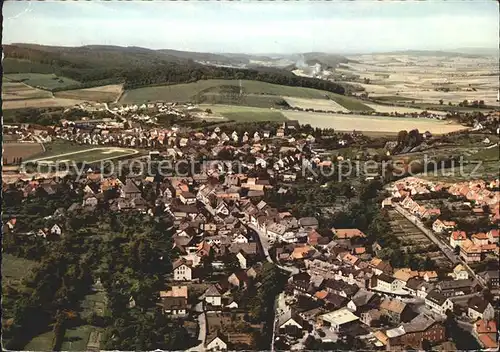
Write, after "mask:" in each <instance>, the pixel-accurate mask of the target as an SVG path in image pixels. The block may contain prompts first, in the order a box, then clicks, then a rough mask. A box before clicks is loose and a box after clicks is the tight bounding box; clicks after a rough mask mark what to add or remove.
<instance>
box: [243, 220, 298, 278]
mask: <svg viewBox="0 0 500 352" xmlns="http://www.w3.org/2000/svg"><path fill="white" fill-rule="evenodd" d="M247 226H248V228H250V229H251V230H253V231H255V232H256V233H257V235H258V239H259V243H260V247H261V248H262V252H263V253H264V256H265V257H266V260H267V261H268V262H269V263H274V264H275V265H276V266H277V267H278V268H280V269H281V270H284V271H286V272H288V273H290V274H292V275H295V274H298V273H299V272H300V270H299V269H297V268H295V267H291V268H289V267H286V266H282V265H279V264H278V263H275V262H274V261H273V259H272V258H271V256H270V255H269V247H270V245H269V239H268V238H267V235H266V234H265V232H263V231H261V230H259V228H258V227H257V226H255V225H253V224H250V223H247Z"/></svg>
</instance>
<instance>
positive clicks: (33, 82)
mask: <svg viewBox="0 0 500 352" xmlns="http://www.w3.org/2000/svg"><path fill="white" fill-rule="evenodd" d="M4 77H5V78H7V79H8V80H11V81H20V80H22V81H23V82H24V83H26V84H27V85H29V86H33V87H39V88H42V89H49V90H50V89H54V88H60V87H69V86H75V85H77V84H80V82H78V81H75V80H72V79H70V78H66V77H58V76H56V75H55V74H45V73H9V74H6V75H5V76H4Z"/></svg>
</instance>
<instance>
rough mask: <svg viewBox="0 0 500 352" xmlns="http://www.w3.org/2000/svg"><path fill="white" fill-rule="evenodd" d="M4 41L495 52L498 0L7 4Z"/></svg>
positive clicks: (214, 49) (238, 48)
mask: <svg viewBox="0 0 500 352" xmlns="http://www.w3.org/2000/svg"><path fill="white" fill-rule="evenodd" d="M3 16H4V23H3V26H4V31H3V42H4V43H16V42H17V43H19V42H25V43H37V44H46V45H65V46H80V45H88V44H108V45H121V46H141V47H147V48H153V49H160V48H161V49H178V50H191V51H211V52H247V53H292V52H307V51H325V52H332V53H342V52H369V51H385V50H405V49H422V50H446V49H454V48H462V47H487V48H498V35H499V27H498V21H499V14H498V4H497V2H496V1H495V0H474V1H467V0H465V1H464V0H458V1H444V0H437V1H422V2H417V1H409V2H394V1H383V2H378V1H375V0H358V1H355V2H350V1H349V2H347V1H336V2H315V1H313V2H305V1H304V2H278V3H276V2H256V1H241V2H215V1H210V2H197V1H194V0H192V1H189V2H170V1H167V2H161V1H157V2H121V1H120V2H116V1H115V2H97V1H92V2H82V1H78V2H31V1H30V2H25V1H21V2H18V1H16V2H10V1H6V2H4V4H3Z"/></svg>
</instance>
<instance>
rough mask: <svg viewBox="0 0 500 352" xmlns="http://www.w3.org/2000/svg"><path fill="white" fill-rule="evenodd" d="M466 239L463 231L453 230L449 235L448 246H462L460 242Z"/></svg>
mask: <svg viewBox="0 0 500 352" xmlns="http://www.w3.org/2000/svg"><path fill="white" fill-rule="evenodd" d="M466 239H467V235H466V234H465V231H453V232H452V233H451V235H450V246H451V248H455V247H456V246H459V247H462V244H463V243H464V241H465V240H466Z"/></svg>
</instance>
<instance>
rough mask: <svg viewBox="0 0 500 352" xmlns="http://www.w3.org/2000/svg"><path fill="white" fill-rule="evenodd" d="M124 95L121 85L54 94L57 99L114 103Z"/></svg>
mask: <svg viewBox="0 0 500 352" xmlns="http://www.w3.org/2000/svg"><path fill="white" fill-rule="evenodd" d="M121 93H122V85H121V84H111V85H107V86H100V87H92V88H85V89H74V90H64V91H60V92H56V93H54V95H55V96H56V97H57V98H67V99H77V100H85V101H96V102H114V101H115V100H117V99H118V98H119V97H120V94H121Z"/></svg>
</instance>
